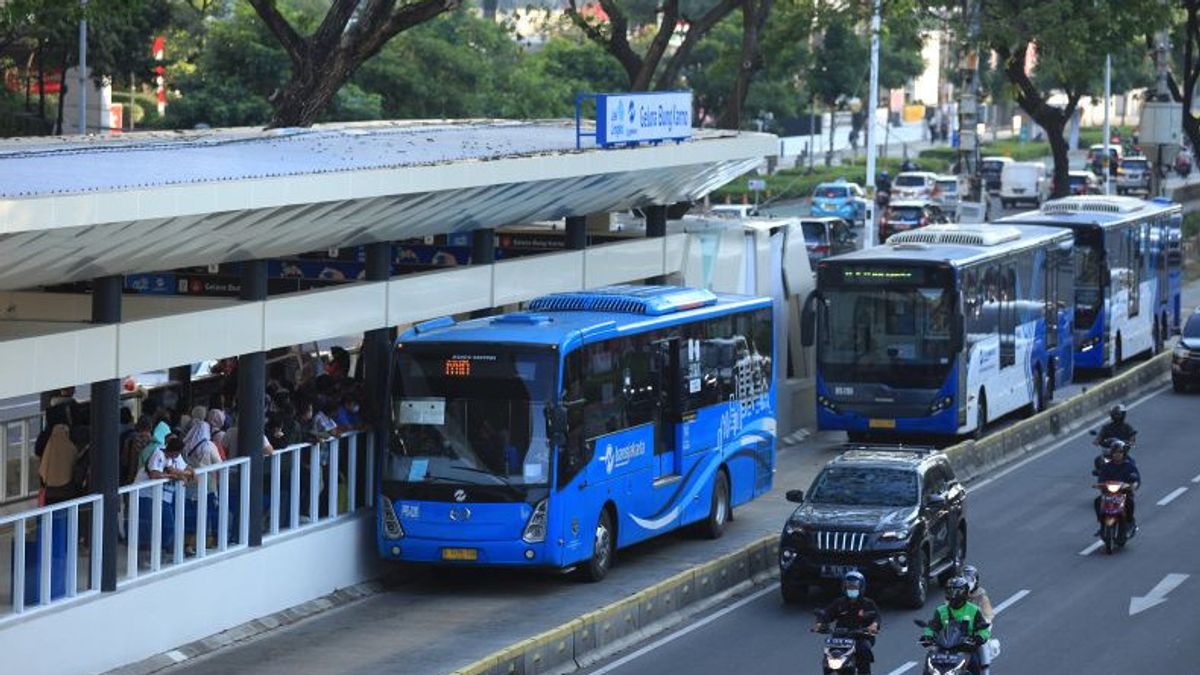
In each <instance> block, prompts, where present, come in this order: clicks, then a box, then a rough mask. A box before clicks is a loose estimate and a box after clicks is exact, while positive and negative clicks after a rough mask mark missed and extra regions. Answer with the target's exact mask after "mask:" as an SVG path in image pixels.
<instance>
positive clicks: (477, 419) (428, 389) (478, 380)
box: [385, 344, 556, 486]
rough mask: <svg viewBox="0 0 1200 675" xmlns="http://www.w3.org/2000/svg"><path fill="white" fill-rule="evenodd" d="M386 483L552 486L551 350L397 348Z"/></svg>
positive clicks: (553, 364)
mask: <svg viewBox="0 0 1200 675" xmlns="http://www.w3.org/2000/svg"><path fill="white" fill-rule="evenodd" d="M397 357H398V358H397V364H396V373H395V375H396V377H395V382H396V385H395V391H394V392H393V399H392V407H393V410H392V413H393V420H394V424H395V432H396V433H395V437H394V441H393V446H392V448H391V452H390V453H389V458H388V459H389V461H388V462H387V466H386V467H385V480H390V481H399V482H408V483H421V482H428V481H433V482H442V483H462V484H466V485H506V486H511V485H525V486H530V485H547V484H548V483H549V477H550V445H549V441H548V440H547V435H546V413H545V407H546V404H547V403H548V402H549V401H550V400H551V393H552V391H553V383H554V382H555V381H556V361H555V359H554V358H553V356H552V355H551V353H550V352H533V351H510V350H504V349H499V348H495V347H491V346H487V345H467V344H463V345H454V346H450V345H447V346H440V347H439V348H434V349H429V348H426V347H424V346H423V345H422V346H420V347H416V346H411V345H410V346H408V348H404V349H401V350H398V352H397Z"/></svg>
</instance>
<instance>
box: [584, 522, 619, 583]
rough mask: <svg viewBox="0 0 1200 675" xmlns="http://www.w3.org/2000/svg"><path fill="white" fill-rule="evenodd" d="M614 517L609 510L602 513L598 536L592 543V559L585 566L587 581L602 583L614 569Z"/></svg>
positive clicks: (597, 528)
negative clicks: (612, 568)
mask: <svg viewBox="0 0 1200 675" xmlns="http://www.w3.org/2000/svg"><path fill="white" fill-rule="evenodd" d="M614 535H615V531H614V530H613V523H612V515H611V514H610V512H609V510H608V509H603V510H601V511H600V520H599V521H597V522H596V536H595V538H594V539H593V541H592V557H591V559H590V560H588V562H587V564H586V565H584V566H583V570H582V573H583V578H584V580H585V581H593V582H594V581H600V580H601V579H603V578H604V577H606V576H608V570H609V568H610V567H612V562H613V549H614V548H615V545H614Z"/></svg>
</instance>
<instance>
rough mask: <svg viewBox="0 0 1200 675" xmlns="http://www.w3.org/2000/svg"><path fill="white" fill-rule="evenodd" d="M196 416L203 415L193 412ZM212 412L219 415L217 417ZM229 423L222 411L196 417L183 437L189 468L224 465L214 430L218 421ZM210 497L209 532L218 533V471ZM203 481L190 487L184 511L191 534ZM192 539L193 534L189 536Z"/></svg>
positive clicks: (210, 477)
mask: <svg viewBox="0 0 1200 675" xmlns="http://www.w3.org/2000/svg"><path fill="white" fill-rule="evenodd" d="M192 412H193V414H195V413H196V412H199V411H197V410H193V411H192ZM212 413H217V414H216V415H213V414H212ZM218 421H219V422H220V423H221V424H222V425H223V424H224V423H225V415H224V413H222V412H221V411H220V410H215V409H214V410H212V411H207V410H206V411H204V416H203V417H199V418H196V419H195V421H193V422H192V426H191V428H190V429H189V430H188V432H187V434H186V435H185V436H184V437H183V447H184V450H183V458H184V460H185V461H187V464H188V466H189V467H191V468H192V469H193V470H195V469H202V468H204V467H206V466H212V465H213V464H220V463H221V453H220V451H219V450H217V444H216V443H214V442H213V440H212V430H213V427H214V424H213V423H214V422H218ZM207 481H208V482H207V486H208V491H207V492H208V494H207V497H206V498H205V508H206V509H207V510H208V518H207V529H208V530H209V531H215V528H216V525H217V489H218V487H219V483H218V476H217V474H216V473H215V472H213V473H210V474H208V477H207ZM199 485H200V483H199V481H197V482H196V483H195V484H192V485H188V488H187V506H186V510H185V511H184V514H185V516H184V519H185V521H186V523H187V524H186V525H185V529H186V531H187V532H191V533H196V518H197V516H196V509H197V500H199V498H200V490H199ZM189 539H190V535H189ZM188 550H189V553H190V552H191V550H192V545H191V544H190V543H189V544H188Z"/></svg>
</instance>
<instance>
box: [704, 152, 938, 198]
mask: <svg viewBox="0 0 1200 675" xmlns="http://www.w3.org/2000/svg"><path fill="white" fill-rule="evenodd" d="M903 161H904V160H903V159H901V158H899V157H880V158H879V159H878V160H877V163H876V167H877V168H876V170H877V171H888V172H890V173H892V175H895V174H897V173H900V165H901V164H902V163H903ZM914 161H915V162H916V164H917V167H918V168H919V169H920V170H922V171H935V172H938V173H944V172H945V171H947V170H948V169H949V167H950V160H947V159H945V158H943V157H940V156H937V155H929V156H926V153H925V152H922V153H921V155H920V156H919V157H918V158H917V159H916V160H914ZM866 176H867V170H866V160H865V159H855V160H853V161H851V162H848V163H846V164H843V165H841V166H828V167H827V166H822V165H820V164H818V165H816V166H814V167H813V170H812V172H809V170H808V168H807V167H796V168H792V169H781V170H779V171H777V172H776V173H775V174H774V175H771V176H757V175H755V174H754V173H753V172H751V173H747V174H745V175H744V176H741V177H739V178H736V179H734V180H733V181H732V182H730V183H728V184H727V185H725V186H723V187H721V188H718V189H717V190H715V191H714V192H713V193H712V194H711V195H710V198H711V199H712V201H713V202H716V203H724V202H725V201H726V200H727V199H728V200H729V201H733V202H740V201H741V200H742V198H743V197H745V198H747V199H748V200H750V201H753V200H754V193H753V192H750V190H749V188H748V183H747V181H748V180H749V179H750V178H763V179H765V180H766V181H767V189H766V191H765V192H764V193H763V194H762V195H761V197H760V200H761V199H771V200H780V199H801V198H805V197H810V196H812V193H813V191H814V190H816V189H817V186H818V185H820V184H821V183H827V182H830V181H835V180H839V179H842V178H844V179H846V180H849V181H852V182H855V183H858V184H859V185H866Z"/></svg>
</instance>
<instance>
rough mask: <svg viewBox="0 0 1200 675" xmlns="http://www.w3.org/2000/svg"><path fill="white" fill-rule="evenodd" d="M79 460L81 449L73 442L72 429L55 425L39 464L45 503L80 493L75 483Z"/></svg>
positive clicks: (58, 500)
mask: <svg viewBox="0 0 1200 675" xmlns="http://www.w3.org/2000/svg"><path fill="white" fill-rule="evenodd" d="M78 460H79V449H78V448H76V447H75V444H74V443H72V442H71V430H70V429H69V428H68V427H67V425H65V424H56V425H54V427H53V428H52V429H51V430H50V435H49V437H48V438H47V440H46V447H45V449H44V450H43V451H42V460H41V463H40V464H39V465H38V476H39V477H40V478H41V481H42V492H43V499H42V501H43V503H44V504H47V505H49V504H56V503H58V502H65V501H67V500H69V499H74V498H75V497H77V496H78V495H79V487H78V485H76V484H75V463H76V462H77V461H78Z"/></svg>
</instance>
